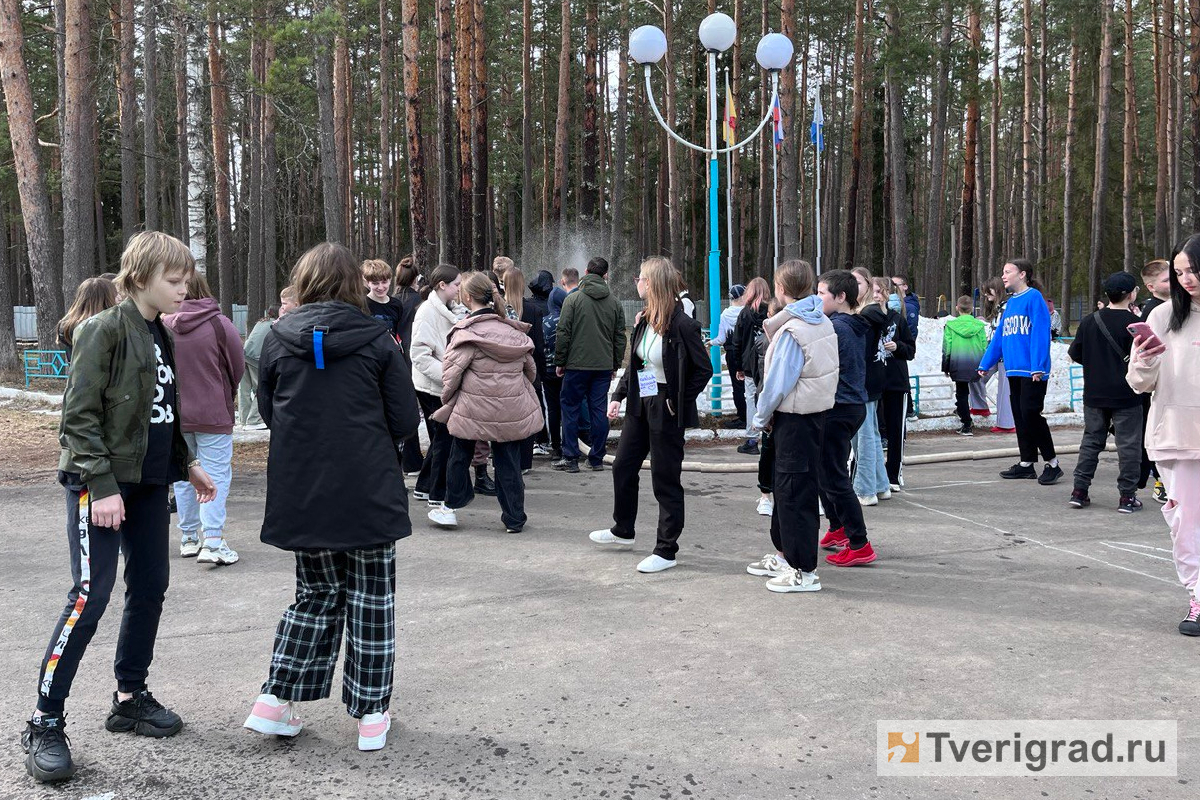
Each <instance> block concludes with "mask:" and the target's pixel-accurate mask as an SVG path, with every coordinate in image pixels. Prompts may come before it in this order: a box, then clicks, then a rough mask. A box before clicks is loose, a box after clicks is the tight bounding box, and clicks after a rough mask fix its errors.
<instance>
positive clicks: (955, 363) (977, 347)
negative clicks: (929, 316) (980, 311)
mask: <svg viewBox="0 0 1200 800" xmlns="http://www.w3.org/2000/svg"><path fill="white" fill-rule="evenodd" d="M985 350H987V327H986V326H985V325H984V324H983V320H981V319H978V318H976V317H973V316H971V315H970V314H959V315H958V316H957V317H952V318H951V319H949V320H947V321H946V330H945V332H943V333H942V372H944V373H946V374H947V375H949V376H950V379H951V380H954V381H973V380H975V378H977V377H979V360H980V359H981V358H983V353H984V351H985Z"/></svg>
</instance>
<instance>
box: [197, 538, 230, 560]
mask: <svg viewBox="0 0 1200 800" xmlns="http://www.w3.org/2000/svg"><path fill="white" fill-rule="evenodd" d="M208 542H209V540H208V539H205V540H204V546H203V547H201V548H200V554H199V555H197V556H196V563H197V564H218V565H220V566H228V565H229V564H236V563H237V562H238V558H239V556H238V554H237V551H236V550H234V549H233V548H232V547H230V546H229V544H228V543H227V542H226V541H225V540H224V539H222V540H221V542H220V544H218V545H217V546H216V547H212V546H210V545H209V543H208Z"/></svg>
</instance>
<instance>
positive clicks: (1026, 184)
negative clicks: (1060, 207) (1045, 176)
mask: <svg viewBox="0 0 1200 800" xmlns="http://www.w3.org/2000/svg"><path fill="white" fill-rule="evenodd" d="M1031 6H1032V2H1031V0H1022V2H1021V20H1022V30H1023V31H1024V46H1023V50H1022V68H1021V72H1022V75H1023V76H1024V79H1025V81H1024V82H1025V103H1024V105H1023V106H1022V115H1021V166H1022V171H1023V175H1024V178H1023V179H1022V183H1021V232H1022V234H1023V236H1024V239H1023V242H1024V245H1023V251H1022V255H1023V256H1024V257H1025V258H1033V257H1034V251H1035V250H1036V248H1035V247H1034V241H1033V240H1034V236H1033V202H1034V200H1033V189H1034V185H1035V182H1034V170H1035V168H1036V164H1035V162H1034V159H1033V11H1032V8H1031Z"/></svg>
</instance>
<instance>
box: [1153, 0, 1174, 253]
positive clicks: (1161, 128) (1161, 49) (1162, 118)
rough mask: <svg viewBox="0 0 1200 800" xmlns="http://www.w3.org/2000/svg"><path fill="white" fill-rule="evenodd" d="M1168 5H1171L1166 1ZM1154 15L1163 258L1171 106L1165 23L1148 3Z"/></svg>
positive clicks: (1158, 243) (1158, 247)
mask: <svg viewBox="0 0 1200 800" xmlns="http://www.w3.org/2000/svg"><path fill="white" fill-rule="evenodd" d="M1168 4H1169V5H1174V4H1173V3H1170V2H1169V0H1168ZM1151 9H1152V10H1151V14H1152V16H1153V17H1154V66H1155V72H1154V108H1155V142H1156V149H1157V154H1158V173H1157V180H1156V181H1155V187H1154V257H1155V258H1166V257H1167V255H1168V254H1169V253H1170V252H1171V227H1170V218H1169V216H1168V209H1167V193H1168V192H1169V191H1170V190H1171V186H1170V181H1171V172H1170V161H1169V158H1170V152H1171V145H1170V141H1169V140H1168V138H1167V116H1168V113H1169V110H1168V109H1169V107H1170V105H1171V89H1170V86H1171V67H1170V64H1171V58H1170V55H1169V53H1170V47H1169V45H1168V39H1167V37H1168V36H1169V34H1168V33H1167V32H1166V27H1167V26H1166V25H1164V24H1163V19H1162V18H1161V17H1160V16H1159V13H1160V12H1159V5H1158V4H1157V3H1155V4H1153V5H1152V6H1151Z"/></svg>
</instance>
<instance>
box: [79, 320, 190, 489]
mask: <svg viewBox="0 0 1200 800" xmlns="http://www.w3.org/2000/svg"><path fill="white" fill-rule="evenodd" d="M163 334H164V338H165V341H166V343H167V350H168V351H169V353H170V356H171V360H172V361H174V354H175V348H174V341H173V339H172V338H171V332H170V331H169V330H167V329H166V327H165V326H164V328H163ZM74 344H75V346H74V348H73V351H72V354H71V372H70V377H69V378H68V380H67V389H66V393H65V394H64V395H63V407H62V421H61V422H60V423H59V427H58V442H59V444H60V445H62V454H61V456H60V457H59V461H58V468H59V469H60V470H62V471H63V472H73V473H77V474H78V475H79V476H80V477H81V478H82V479H83V481H84V483H86V484H87V486H88V491H89V492H90V493H91V495H92V499H93V500H99V499H101V498H104V497H108V496H110V495H114V494H117V493H118V491H119V490H118V487H117V484H118V483H138V482H140V481H141V479H142V460H143V459H144V458H145V457H146V446H147V442H148V439H149V432H150V410H151V406H152V405H153V402H154V386H155V371H156V369H157V363H156V361H155V357H154V337H152V336H151V335H150V332H149V331H148V330H147V329H146V320H145V318H144V317H143V316H142V314H141V312H140V311H138V308H137V305H136V304H135V303H134V302H133V300H132V299H126V300H125V301H124V302H122V303H121V304H120V305H118V306H115V307H113V308H110V309H107V310H106V311H101V312H100V313H99V314H97V315H96V316H94V317H92V318H91V319H88V320H86V321H84V323H83V324H81V325H79V327H77V328H76V329H75V334H74ZM177 402H178V398H177ZM175 419H176V422H175V426H174V428H175V430H174V436H173V443H172V448H171V456H172V460H173V462H174V467H175V469H173V470H172V472H175V473H176V474H178V475H186V474H187V463H188V461H189V460H190V459H191V454H190V453H189V451H188V446H187V443H186V442H185V441H184V439H183V434H182V432H181V431H180V428H179V422H178V420H179V419H180V415H179V410H178V407H177V408H176V414H175Z"/></svg>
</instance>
